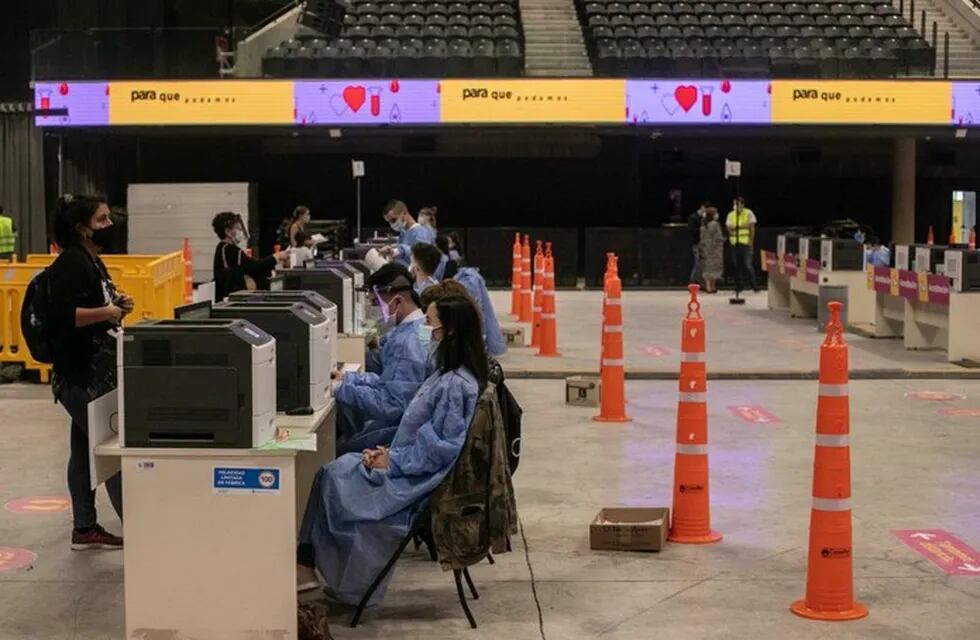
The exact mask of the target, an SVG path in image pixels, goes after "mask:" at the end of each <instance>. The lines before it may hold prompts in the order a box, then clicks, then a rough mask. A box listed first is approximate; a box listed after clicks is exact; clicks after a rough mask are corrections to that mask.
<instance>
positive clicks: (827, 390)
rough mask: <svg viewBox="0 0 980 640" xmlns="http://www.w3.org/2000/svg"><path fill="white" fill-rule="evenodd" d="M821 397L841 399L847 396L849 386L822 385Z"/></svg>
mask: <svg viewBox="0 0 980 640" xmlns="http://www.w3.org/2000/svg"><path fill="white" fill-rule="evenodd" d="M820 395H822V396H832V397H837V398H839V397H840V396H846V395H847V384H846V383H845V384H821V385H820Z"/></svg>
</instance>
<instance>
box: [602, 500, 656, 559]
mask: <svg viewBox="0 0 980 640" xmlns="http://www.w3.org/2000/svg"><path fill="white" fill-rule="evenodd" d="M669 529H670V509H667V508H665V507H654V508H650V507H607V508H605V509H603V510H601V511H600V512H599V515H597V516H596V517H595V520H593V521H592V525H591V526H590V527H589V542H590V546H591V547H592V548H593V549H596V550H605V551H660V550H661V549H663V547H664V543H665V542H667V533H668V530H669Z"/></svg>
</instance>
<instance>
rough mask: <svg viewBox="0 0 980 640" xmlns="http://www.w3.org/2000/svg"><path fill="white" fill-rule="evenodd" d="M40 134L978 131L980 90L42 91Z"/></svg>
mask: <svg viewBox="0 0 980 640" xmlns="http://www.w3.org/2000/svg"><path fill="white" fill-rule="evenodd" d="M34 106H35V108H37V109H38V110H41V111H42V114H43V115H37V116H36V118H35V121H36V123H37V125H38V126H41V127H98V126H168V125H200V126H212V125H219V126H220V125H256V126H262V125H287V126H357V127H360V126H426V125H446V124H453V125H458V124H473V125H496V124H510V125H524V124H529V125H530V124H566V125H624V126H641V127H642V126H669V125H680V126H707V125H711V126H714V125H717V126H739V125H756V126H758V125H905V126H957V127H978V126H980V81H978V80H964V81H956V82H949V81H935V82H933V81H927V80H903V81H897V80H747V79H734V80H725V79H710V78H698V79H676V78H674V79H628V80H612V79H599V78H594V79H532V78H524V79H490V80H487V79H477V80H467V79H444V80H437V79H434V80H401V79H394V78H387V79H385V78H375V79H351V80H346V79H323V80H318V79H309V80H201V81H177V80H140V81H100V82H72V81H68V82H38V83H36V84H35V86H34Z"/></svg>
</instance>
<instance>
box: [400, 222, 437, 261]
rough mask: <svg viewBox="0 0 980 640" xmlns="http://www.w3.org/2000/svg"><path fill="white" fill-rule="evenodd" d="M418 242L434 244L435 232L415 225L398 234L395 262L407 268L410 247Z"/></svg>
mask: <svg viewBox="0 0 980 640" xmlns="http://www.w3.org/2000/svg"><path fill="white" fill-rule="evenodd" d="M418 242H424V243H425V244H435V243H436V232H435V231H433V230H432V229H430V228H429V227H426V226H424V225H421V224H416V225H415V226H414V227H412V228H411V229H406V230H404V231H400V232H398V249H399V252H398V255H397V256H396V257H395V260H397V261H398V262H400V263H402V264H403V265H405V266H406V267H407V266H408V265H409V263H411V261H412V245H413V244H416V243H418Z"/></svg>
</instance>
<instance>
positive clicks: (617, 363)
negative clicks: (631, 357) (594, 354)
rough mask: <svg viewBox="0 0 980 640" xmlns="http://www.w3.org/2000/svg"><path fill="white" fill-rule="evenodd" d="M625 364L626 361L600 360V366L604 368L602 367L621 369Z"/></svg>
mask: <svg viewBox="0 0 980 640" xmlns="http://www.w3.org/2000/svg"><path fill="white" fill-rule="evenodd" d="M625 364H626V361H625V360H622V359H620V360H614V359H612V358H603V359H602V366H604V367H622V366H623V365H625Z"/></svg>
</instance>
